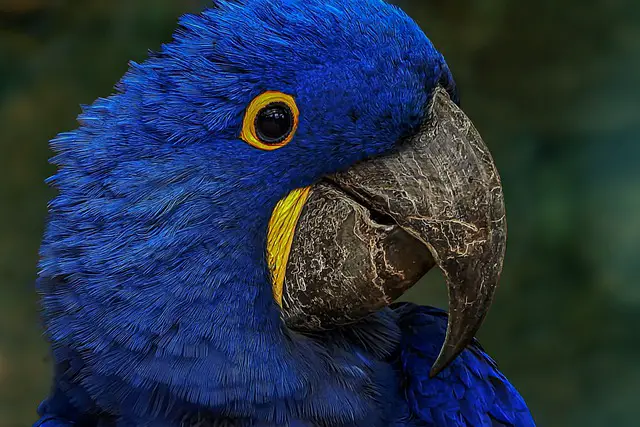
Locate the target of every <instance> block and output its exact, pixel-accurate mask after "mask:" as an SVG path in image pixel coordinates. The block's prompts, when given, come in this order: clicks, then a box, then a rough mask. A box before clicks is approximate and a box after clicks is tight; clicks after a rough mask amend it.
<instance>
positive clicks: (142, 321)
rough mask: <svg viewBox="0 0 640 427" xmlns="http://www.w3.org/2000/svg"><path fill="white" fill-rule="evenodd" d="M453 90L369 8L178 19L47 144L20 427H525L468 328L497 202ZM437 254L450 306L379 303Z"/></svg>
mask: <svg viewBox="0 0 640 427" xmlns="http://www.w3.org/2000/svg"><path fill="white" fill-rule="evenodd" d="M457 103H458V97H457V91H456V87H455V83H454V80H453V77H452V75H451V72H450V70H449V67H448V66H447V64H446V62H445V60H444V58H443V56H442V55H441V54H440V53H439V52H438V51H437V50H436V49H435V48H434V46H433V45H432V43H431V42H430V41H429V40H428V38H427V37H426V36H425V34H424V33H423V32H422V31H421V30H420V28H419V27H418V26H417V25H416V23H414V22H413V21H412V20H411V19H410V18H409V17H408V16H407V15H406V14H404V13H403V12H402V11H401V10H400V9H399V8H397V7H395V6H392V5H389V4H387V3H385V2H384V1H382V0H238V1H232V0H218V1H216V3H215V5H214V6H212V7H211V8H209V9H207V10H205V11H204V12H202V13H201V14H198V15H187V16H184V17H183V18H182V19H181V21H180V24H179V28H178V29H177V31H176V32H175V35H174V39H173V41H172V42H170V43H167V44H165V45H163V46H162V48H161V49H160V50H159V51H158V52H154V53H151V54H150V56H149V58H148V59H147V60H146V61H144V62H143V63H140V64H138V63H134V62H132V63H131V64H130V69H129V71H128V72H127V74H126V75H125V76H124V77H123V78H122V80H121V81H120V83H119V84H118V85H117V86H116V93H115V94H114V95H112V96H110V97H108V98H101V99H98V100H97V101H96V102H95V103H94V104H93V105H91V106H86V107H83V112H82V114H81V115H80V116H79V118H78V121H79V123H80V127H79V128H78V129H76V130H74V131H71V132H66V133H61V134H60V135H58V136H57V137H56V138H54V139H53V140H52V142H51V146H52V149H53V150H54V151H55V156H54V157H53V159H52V163H54V164H55V165H57V167H58V169H57V172H56V173H55V175H54V176H52V177H51V178H50V179H49V180H48V182H49V183H50V184H51V185H53V186H54V187H55V188H56V189H57V190H58V195H57V196H56V197H55V198H54V199H53V200H52V201H51V202H50V205H49V216H48V220H47V227H46V231H45V236H44V239H43V243H42V247H41V251H40V255H41V260H40V264H39V277H38V279H37V289H38V292H39V294H40V295H41V304H42V312H43V319H44V325H45V328H46V333H47V337H48V339H49V340H50V342H51V346H52V353H53V360H54V365H55V366H54V370H55V375H54V376H55V378H54V382H53V387H52V390H51V394H50V395H49V397H48V398H47V399H46V400H45V401H44V402H43V403H42V404H41V405H40V407H39V409H38V412H39V415H40V417H41V418H40V420H39V421H38V422H36V424H35V426H37V427H69V426H76V427H133V426H136V427H140V426H150V427H214V426H256V427H258V426H263V427H267V426H291V427H311V426H317V427H347V426H349V427H362V426H366V427H378V426H379V427H382V426H397V427H400V426H402V427H408V426H415V427H417V426H533V425H534V421H533V419H532V417H531V414H530V412H529V410H528V409H527V406H526V405H525V403H524V401H523V399H522V397H521V396H520V395H519V394H518V392H517V391H516V389H515V388H514V387H513V386H512V385H511V384H510V383H509V382H508V380H507V379H506V378H505V377H504V376H503V375H502V374H501V373H500V371H499V370H498V368H497V366H496V364H495V362H494V361H493V360H492V359H491V358H490V357H489V356H488V355H487V354H486V353H485V351H484V350H483V349H482V347H481V346H480V345H479V344H478V342H477V341H475V339H474V338H473V336H474V335H475V333H476V332H477V330H478V328H479V327H480V323H481V322H482V320H483V318H484V315H485V314H486V310H487V309H488V306H489V305H490V302H491V299H492V296H493V291H494V290H495V285H496V283H497V280H498V276H499V274H500V270H501V267H502V258H503V255H504V239H505V235H504V232H505V228H504V206H503V204H502V192H501V187H500V184H499V177H498V175H497V172H496V171H495V168H494V166H493V163H492V160H491V158H490V155H489V154H488V151H487V150H486V146H484V145H483V144H482V142H481V140H480V139H479V136H478V135H477V132H476V131H475V129H474V128H473V126H471V125H470V122H469V121H468V119H467V118H466V116H464V114H463V113H462V112H461V110H460V109H459V108H458V106H457V105H456V104H457ZM343 214H344V215H343ZM363 242H364V244H363ZM371 242H372V244H369V243H371ZM434 265H437V266H438V267H439V268H440V269H441V270H442V271H443V273H444V275H445V278H446V279H447V283H448V285H449V292H450V310H449V312H450V315H447V314H446V313H445V312H443V311H440V310H438V309H435V308H430V307H422V306H418V305H414V304H409V303H396V304H392V302H393V301H394V300H395V299H396V298H397V297H398V296H399V295H400V294H402V292H404V290H406V289H407V288H408V287H409V286H411V285H413V284H414V283H415V282H416V281H417V279H418V278H419V276H421V275H422V274H423V273H424V272H425V271H426V270H428V269H429V268H431V267H433V266H434ZM383 267H384V268H383ZM372 271H373V273H371V272H372Z"/></svg>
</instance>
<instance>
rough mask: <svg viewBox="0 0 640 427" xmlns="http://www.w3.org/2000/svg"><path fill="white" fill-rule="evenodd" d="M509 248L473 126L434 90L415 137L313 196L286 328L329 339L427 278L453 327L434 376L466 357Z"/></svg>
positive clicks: (289, 284) (292, 271)
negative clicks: (331, 332) (443, 298)
mask: <svg viewBox="0 0 640 427" xmlns="http://www.w3.org/2000/svg"><path fill="white" fill-rule="evenodd" d="M505 244H506V219H505V209H504V201H503V195H502V187H501V185H500V178H499V175H498V172H497V170H496V168H495V165H494V163H493V159H492V158H491V155H490V153H489V151H488V149H487V147H486V145H485V144H484V142H483V141H482V139H481V137H480V135H479V134H478V132H477V131H476V129H475V128H474V126H473V124H472V123H471V121H470V120H469V119H468V118H467V116H466V115H465V114H464V113H463V112H462V111H461V110H460V109H459V108H458V107H457V106H456V105H455V104H454V103H453V102H452V101H451V100H450V99H449V96H448V95H447V93H446V91H444V90H443V89H437V90H436V92H435V94H434V97H433V102H432V105H431V106H430V108H429V112H428V114H427V117H426V119H425V121H424V123H423V125H422V126H421V128H420V129H419V131H418V132H417V133H416V134H415V135H413V136H411V137H409V138H408V139H407V140H406V141H404V142H403V144H402V145H401V146H400V147H399V149H398V150H397V151H396V152H394V153H392V154H390V155H387V156H384V157H380V158H376V159H373V160H369V161H365V162H362V163H359V164H357V165H356V166H354V167H352V168H351V169H349V170H347V171H345V172H342V173H339V174H336V175H334V176H331V177H329V178H327V179H325V180H324V181H322V182H320V183H319V184H317V185H316V186H314V187H312V188H311V190H310V193H309V196H308V199H307V200H306V203H305V205H304V207H303V208H302V211H301V214H300V217H299V220H298V223H297V227H296V231H295V235H294V236H293V241H292V245H291V251H290V254H289V257H288V262H287V267H286V274H285V276H284V286H283V296H282V306H283V313H284V317H285V320H286V322H287V325H288V326H290V327H292V328H296V329H305V330H318V329H328V328H331V327H335V326H336V325H342V324H348V323H351V322H355V321H357V320H359V319H361V318H362V317H364V316H366V315H368V314H370V313H372V312H374V311H376V310H378V309H380V308H382V307H384V306H386V305H388V304H390V303H391V302H393V301H394V300H396V299H397V298H398V297H400V296H401V295H402V294H403V293H404V292H405V291H406V290H407V289H409V288H410V287H411V286H413V285H414V284H415V283H416V282H417V281H418V280H419V279H420V278H421V277H422V276H424V274H426V273H427V272H428V271H429V270H430V269H431V268H432V267H434V266H436V265H437V266H438V267H439V269H440V270H441V271H442V273H443V274H444V277H445V279H446V283H447V286H448V291H449V323H448V328H447V335H446V339H445V342H444V345H443V347H442V350H441V353H440V356H439V357H438V359H437V360H436V362H435V364H434V366H433V368H432V375H436V374H437V373H438V372H440V371H441V370H442V369H444V368H445V367H446V366H447V365H448V364H449V363H450V362H451V361H453V360H454V359H455V358H456V356H457V355H458V354H459V353H460V352H461V351H462V350H464V348H465V347H466V346H467V345H468V344H469V343H470V341H471V340H472V339H473V337H474V336H475V334H476V332H477V331H478V329H479V328H480V325H481V324H482V321H483V320H484V318H485V315H486V313H487V311H488V309H489V307H490V305H491V302H492V299H493V295H494V293H495V290H496V287H497V283H498V280H499V276H500V273H501V271H502V264H503V259H504V252H505Z"/></svg>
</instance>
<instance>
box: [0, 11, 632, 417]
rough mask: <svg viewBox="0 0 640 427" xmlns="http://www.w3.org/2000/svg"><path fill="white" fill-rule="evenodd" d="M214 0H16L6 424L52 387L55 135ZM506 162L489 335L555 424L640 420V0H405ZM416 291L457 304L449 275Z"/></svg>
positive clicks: (1, 243)
mask: <svg viewBox="0 0 640 427" xmlns="http://www.w3.org/2000/svg"><path fill="white" fill-rule="evenodd" d="M208 3H209V2H207V1H196V0H192V1H186V0H173V1H171V0H164V1H160V0H115V1H109V2H106V1H99V0H93V1H80V0H76V1H73V0H15V1H11V0H0V144H1V146H0V427H18V426H27V425H30V423H31V422H33V421H34V419H35V413H34V411H35V408H36V406H37V404H38V402H39V401H40V400H41V399H42V398H44V397H45V395H46V392H47V388H48V386H49V381H50V374H49V365H48V361H47V359H46V354H47V346H46V344H45V342H44V341H43V339H42V338H41V331H40V327H39V324H38V318H37V305H36V296H35V294H34V291H33V281H34V278H35V275H36V269H35V266H36V262H37V250H38V244H39V239H40V236H41V233H42V229H43V221H44V216H45V211H46V203H47V200H48V199H49V198H50V197H51V196H52V190H51V189H48V188H47V187H46V186H45V184H44V183H43V180H44V179H45V178H46V177H47V176H49V175H50V174H51V173H52V167H51V166H50V165H48V164H47V158H48V157H49V156H50V154H51V153H50V152H49V150H48V147H47V141H48V140H49V139H50V138H51V137H53V136H54V135H55V134H56V133H58V132H60V131H64V130H69V129H72V128H74V127H75V121H74V119H75V116H76V115H77V114H78V113H79V111H80V109H79V104H81V103H91V102H93V100H94V99H95V98H97V97H99V96H106V95H108V94H109V93H110V91H111V88H112V86H113V84H114V83H115V82H116V81H117V80H118V79H119V78H120V76H121V75H122V74H123V73H124V72H125V70H126V69H127V61H128V60H129V59H134V60H143V59H144V57H145V54H146V50H147V49H148V48H151V49H156V48H158V47H159V45H160V43H161V42H163V41H167V40H169V38H170V35H171V32H172V30H173V28H174V26H175V23H176V19H177V17H178V16H179V15H180V14H182V13H184V12H187V11H196V10H198V9H199V8H201V7H203V6H204V5H206V4H208ZM400 3H402V5H403V6H404V7H405V9H406V10H407V11H408V12H409V13H410V14H411V15H412V16H414V17H415V18H416V19H417V20H418V21H419V23H420V24H421V25H422V27H423V28H424V29H425V31H426V32H427V34H428V35H429V36H430V37H431V39H432V40H433V42H434V43H435V44H436V46H437V47H439V49H440V50H441V51H442V52H443V53H444V54H445V56H446V57H447V59H448V61H449V63H450V65H451V67H452V68H453V70H454V74H455V75H456V76H457V79H458V83H459V85H460V87H461V91H462V97H463V106H464V108H465V110H466V112H467V114H468V115H469V116H470V117H472V118H473V120H474V122H475V123H476V125H477V127H478V128H479V130H480V132H481V133H482V134H483V136H484V138H485V140H486V141H487V143H488V145H489V147H490V148H491V150H492V151H493V153H494V155H495V157H496V162H497V164H498V167H499V169H500V171H501V173H502V177H503V181H504V188H505V193H506V200H507V209H508V217H509V226H510V240H509V248H508V254H507V260H506V267H505V272H504V276H503V280H502V287H501V289H500V291H499V293H498V298H497V301H496V304H495V306H494V308H493V310H492V312H491V314H490V316H489V318H488V320H487V323H486V324H485V326H484V328H483V330H482V331H481V334H480V335H481V339H482V341H483V343H484V345H485V346H486V347H487V349H488V350H489V352H490V353H492V354H493V355H494V356H495V357H496V359H497V360H498V361H499V363H500V365H501V367H502V369H503V370H504V372H505V373H506V374H507V375H508V376H509V377H510V378H511V379H512V381H513V382H514V383H515V384H516V385H517V387H518V388H519V389H520V390H521V392H522V394H523V395H524V396H525V398H526V399H527V401H528V402H529V404H530V406H531V408H532V410H533V412H534V414H535V416H536V418H537V420H538V422H539V424H540V425H541V426H581V427H585V426H586V427H588V426H617V427H624V426H638V425H640V420H639V417H638V415H637V414H638V411H639V407H640V363H639V361H640V287H639V286H638V283H637V279H638V277H640V263H639V262H638V256H637V255H638V246H639V245H638V242H639V241H640V194H639V191H638V190H639V188H640V187H639V184H640V172H639V169H638V163H639V161H640V142H639V140H638V137H640V120H639V119H640V2H638V1H637V0H591V1H589V0H538V1H536V2H522V1H518V0H413V1H404V2H401V1H400ZM428 281H429V282H430V283H427V284H423V286H419V287H417V288H414V290H413V291H412V293H411V295H410V298H412V299H414V300H417V301H420V302H423V303H429V304H432V305H440V306H442V305H444V304H445V303H446V299H445V298H444V289H443V286H442V285H441V283H439V280H438V278H434V279H429V280H428Z"/></svg>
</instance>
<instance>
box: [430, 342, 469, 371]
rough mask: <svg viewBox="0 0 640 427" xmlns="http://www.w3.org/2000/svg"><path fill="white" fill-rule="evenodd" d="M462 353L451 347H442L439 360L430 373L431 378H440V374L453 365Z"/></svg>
mask: <svg viewBox="0 0 640 427" xmlns="http://www.w3.org/2000/svg"><path fill="white" fill-rule="evenodd" d="M460 352H461V350H457V349H454V348H453V347H450V346H444V347H442V350H441V351H440V354H439V355H438V358H437V359H436V361H435V362H434V363H433V366H432V367H431V371H429V378H434V377H436V376H438V374H440V372H442V371H444V370H445V369H446V368H447V367H448V366H449V365H450V364H451V362H453V361H454V360H455V359H456V358H457V357H458V355H459V354H460Z"/></svg>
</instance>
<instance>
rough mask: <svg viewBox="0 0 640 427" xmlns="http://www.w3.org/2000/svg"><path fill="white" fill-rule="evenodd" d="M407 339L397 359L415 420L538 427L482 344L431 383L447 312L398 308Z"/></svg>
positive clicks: (437, 423) (406, 306) (438, 423)
mask: <svg viewBox="0 0 640 427" xmlns="http://www.w3.org/2000/svg"><path fill="white" fill-rule="evenodd" d="M393 308H394V311H396V313H397V314H398V319H399V323H400V327H401V329H402V339H401V345H400V352H399V355H398V363H399V364H400V366H399V370H400V372H401V375H402V380H403V388H404V392H405V394H406V398H407V400H408V403H409V410H410V412H411V418H412V419H414V420H419V421H418V423H419V424H418V425H424V426H438V427H440V426H442V427H445V426H446V427H449V426H452V427H453V426H456V427H457V426H474V427H476V426H492V427H494V426H495V427H498V426H502V427H508V426H514V427H529V426H535V423H534V421H533V418H532V416H531V413H530V411H529V409H528V408H527V405H526V404H525V402H524V400H523V398H522V397H521V396H520V394H519V393H518V391H517V390H516V389H515V387H514V386H513V385H511V383H509V381H508V380H507V378H506V377H505V376H504V375H503V374H502V373H501V372H500V371H499V370H498V367H497V365H496V363H495V362H494V361H493V359H491V357H489V355H487V353H486V352H485V351H484V349H483V348H482V347H481V346H480V344H479V343H478V342H477V341H474V342H473V343H472V344H471V345H469V347H467V349H466V350H465V351H464V352H463V353H462V354H461V355H460V356H459V357H458V358H457V359H456V360H455V361H454V362H453V363H452V364H451V365H450V366H449V367H448V368H446V369H445V370H444V371H443V372H441V373H440V374H439V375H438V376H436V377H435V378H430V377H429V371H430V369H431V366H432V365H433V363H434V362H435V359H436V357H437V356H438V353H439V351H440V347H441V345H442V343H443V341H444V337H445V333H446V328H447V314H446V312H444V311H442V310H439V309H436V308H433V307H422V306H418V305H414V304H398V305H395V306H394V307H393Z"/></svg>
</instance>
